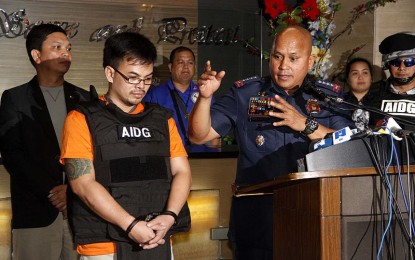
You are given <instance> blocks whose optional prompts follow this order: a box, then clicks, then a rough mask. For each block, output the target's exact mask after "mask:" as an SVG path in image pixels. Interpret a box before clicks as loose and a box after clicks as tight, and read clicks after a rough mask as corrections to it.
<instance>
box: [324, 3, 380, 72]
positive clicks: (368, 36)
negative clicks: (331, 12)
mask: <svg viewBox="0 0 415 260" xmlns="http://www.w3.org/2000/svg"><path fill="white" fill-rule="evenodd" d="M337 2H338V3H340V4H341V9H340V11H338V12H337V13H336V16H335V19H334V23H335V25H336V30H335V31H334V33H333V35H334V34H336V33H338V32H340V31H342V30H343V29H344V28H345V27H346V26H347V24H348V22H349V21H350V18H351V13H350V12H351V11H352V10H353V8H355V7H356V6H358V5H360V4H361V3H362V1H361V0H347V1H346V0H340V1H337ZM373 33H374V28H373V14H370V13H367V14H365V15H363V16H361V17H360V18H359V19H358V20H357V21H356V22H355V24H354V25H353V30H352V31H351V33H350V34H348V32H346V33H344V34H343V35H341V36H340V37H338V38H337V39H336V41H335V42H334V44H333V45H332V47H331V49H330V52H331V55H332V57H331V62H332V63H333V67H332V70H331V72H332V71H333V69H334V68H337V67H338V65H339V62H340V61H341V58H342V55H343V54H344V53H345V52H347V51H349V50H352V49H354V48H356V47H358V46H360V45H362V44H366V45H365V46H364V47H363V48H362V49H361V50H360V51H359V52H358V53H356V54H355V56H359V57H363V58H367V59H369V61H372V46H373V38H374V35H373ZM331 72H330V73H331Z"/></svg>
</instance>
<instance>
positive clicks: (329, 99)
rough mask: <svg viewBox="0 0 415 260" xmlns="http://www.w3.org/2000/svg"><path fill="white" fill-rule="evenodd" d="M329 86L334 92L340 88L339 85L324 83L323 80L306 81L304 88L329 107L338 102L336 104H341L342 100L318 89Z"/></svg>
mask: <svg viewBox="0 0 415 260" xmlns="http://www.w3.org/2000/svg"><path fill="white" fill-rule="evenodd" d="M316 86H317V87H316ZM328 86H329V87H330V86H331V87H332V89H333V90H334V89H337V87H336V86H338V85H335V84H332V83H328V82H325V81H322V80H315V79H313V78H311V79H310V78H309V79H307V80H306V82H305V84H304V86H303V88H304V91H306V92H308V93H309V94H311V95H313V96H314V97H316V98H318V99H320V100H322V101H324V102H325V103H327V104H329V105H333V103H334V102H336V103H339V102H341V101H342V99H341V98H336V97H333V96H330V95H327V94H326V93H324V92H323V91H322V90H321V89H320V88H318V87H324V88H327V87H328Z"/></svg>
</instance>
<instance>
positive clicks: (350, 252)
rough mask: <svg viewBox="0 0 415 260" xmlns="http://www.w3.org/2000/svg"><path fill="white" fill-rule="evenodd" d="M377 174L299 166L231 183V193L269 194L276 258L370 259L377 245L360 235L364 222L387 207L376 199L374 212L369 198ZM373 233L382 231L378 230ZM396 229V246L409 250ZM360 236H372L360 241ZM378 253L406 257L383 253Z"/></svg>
mask: <svg viewBox="0 0 415 260" xmlns="http://www.w3.org/2000/svg"><path fill="white" fill-rule="evenodd" d="M396 172H398V171H397V169H396V168H391V169H390V176H393V177H394V178H395V177H396V174H395V173H396ZM401 172H402V173H407V172H408V169H407V167H402V169H401ZM409 172H410V173H413V172H415V166H410V167H409ZM377 175H378V174H377V173H376V170H375V168H373V167H364V168H351V169H341V170H325V171H314V172H298V173H293V174H289V175H286V176H281V177H278V178H276V179H274V180H271V181H267V182H264V183H260V184H257V185H253V186H249V187H244V188H240V189H238V188H235V189H234V195H235V196H250V195H261V194H269V193H272V194H273V196H274V223H273V229H274V259H279V260H281V259H282V260H285V259H296V260H297V259H325V260H336V259H351V258H352V256H353V257H354V258H353V259H374V258H373V254H374V256H375V258H376V251H377V250H378V249H376V248H375V249H374V248H373V243H372V242H371V241H373V237H372V238H371V237H370V236H371V235H369V237H368V236H364V234H365V233H364V231H365V227H369V226H370V224H372V226H373V224H374V223H375V222H376V221H377V220H381V219H382V216H383V215H384V214H380V213H379V212H383V213H385V211H382V210H381V209H380V208H381V207H382V206H381V204H379V205H378V206H379V207H380V208H379V209H378V210H377V212H378V213H379V214H374V213H373V212H374V207H373V206H372V205H373V198H374V197H376V196H378V195H379V194H380V193H379V192H380V190H382V189H383V186H382V184H381V181H380V179H379V176H377ZM404 176H407V174H406V175H404ZM374 195H375V196H374ZM383 199H385V198H383ZM397 201H398V205H400V208H401V209H405V207H404V203H403V201H402V200H401V199H398V200H397ZM375 208H376V207H375ZM375 212H376V210H375ZM404 215H405V214H404ZM376 226H377V225H374V227H375V229H376V228H377V227H376ZM372 230H373V229H372ZM374 233H376V232H374ZM376 234H377V235H378V236H381V235H382V233H381V232H377V233H376ZM397 234H398V235H397V238H396V241H398V239H399V241H398V242H397V243H396V244H399V245H398V247H399V248H398V249H396V251H399V250H403V251H404V253H405V252H406V253H407V252H408V245H405V244H404V245H400V242H402V241H404V240H405V238H404V237H400V238H398V236H399V234H400V233H399V232H398V233H397ZM363 237H366V240H370V239H372V240H371V241H366V242H364V240H363V239H362V238H363ZM362 241H363V243H362ZM376 241H377V242H376V243H377V244H379V237H378V238H377V239H376ZM365 243H366V248H364V245H365ZM376 243H375V244H376ZM362 245H363V246H362ZM401 246H402V247H403V249H401V248H400V247H401ZM405 247H406V249H405ZM382 250H383V249H382ZM383 251H384V250H383ZM383 251H382V252H383ZM386 251H387V249H386ZM395 253H396V252H394V254H395ZM385 254H388V252H385ZM396 254H400V253H399V252H398V253H396ZM396 254H395V255H396ZM382 259H407V258H401V257H400V256H397V257H396V258H394V257H392V258H389V257H387V256H385V258H382Z"/></svg>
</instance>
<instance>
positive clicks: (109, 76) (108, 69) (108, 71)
mask: <svg viewBox="0 0 415 260" xmlns="http://www.w3.org/2000/svg"><path fill="white" fill-rule="evenodd" d="M104 72H105V77H106V78H107V80H108V82H110V83H113V82H114V74H115V71H114V69H113V68H111V67H110V66H106V67H105V69H104Z"/></svg>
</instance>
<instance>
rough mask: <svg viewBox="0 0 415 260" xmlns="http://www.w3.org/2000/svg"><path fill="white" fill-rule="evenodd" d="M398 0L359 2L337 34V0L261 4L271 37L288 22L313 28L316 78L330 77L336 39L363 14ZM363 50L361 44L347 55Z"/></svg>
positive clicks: (278, 0)
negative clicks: (333, 45) (332, 47)
mask: <svg viewBox="0 0 415 260" xmlns="http://www.w3.org/2000/svg"><path fill="white" fill-rule="evenodd" d="M396 1H397V0H369V1H367V2H365V3H363V4H360V5H359V6H357V7H355V8H354V9H353V10H352V11H351V13H352V17H351V18H350V20H349V22H348V23H347V25H346V27H345V28H344V29H342V30H340V31H339V32H338V33H336V34H335V35H333V32H334V30H335V29H336V26H335V24H334V22H333V19H334V15H335V13H336V12H337V11H339V10H340V4H338V3H336V0H260V5H261V9H262V14H263V16H264V18H265V20H266V21H267V23H268V26H269V28H270V34H271V35H272V36H274V35H275V34H276V33H278V31H279V30H281V29H282V28H283V27H285V26H288V25H300V26H303V27H304V28H306V29H307V30H309V31H310V33H311V35H312V36H313V50H312V52H313V55H315V56H316V62H315V64H314V67H313V69H312V73H313V74H314V75H316V76H317V77H320V78H327V77H328V75H327V71H328V70H329V69H330V68H331V67H332V66H333V64H332V62H331V61H330V58H331V55H330V47H331V45H332V44H333V43H334V41H335V40H336V39H337V38H338V37H340V36H341V35H343V34H344V33H346V32H348V34H350V33H351V31H352V25H353V24H354V23H355V22H356V20H357V19H358V18H359V17H360V16H361V15H363V14H366V13H367V12H373V11H374V10H375V9H376V8H377V7H379V6H385V4H386V3H388V2H393V3H395V2H396ZM360 49H361V47H357V48H354V49H353V50H352V51H348V54H349V55H347V56H348V57H347V58H350V56H351V55H352V54H355V53H356V52H357V51H358V50H360ZM264 57H265V59H268V58H269V53H268V54H267V53H264ZM337 70H338V69H337ZM337 73H338V71H337Z"/></svg>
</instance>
